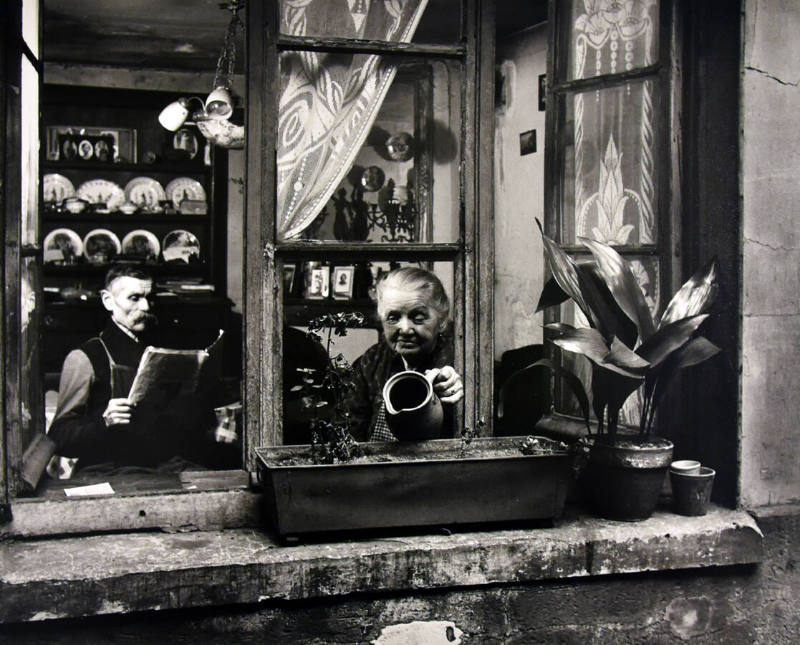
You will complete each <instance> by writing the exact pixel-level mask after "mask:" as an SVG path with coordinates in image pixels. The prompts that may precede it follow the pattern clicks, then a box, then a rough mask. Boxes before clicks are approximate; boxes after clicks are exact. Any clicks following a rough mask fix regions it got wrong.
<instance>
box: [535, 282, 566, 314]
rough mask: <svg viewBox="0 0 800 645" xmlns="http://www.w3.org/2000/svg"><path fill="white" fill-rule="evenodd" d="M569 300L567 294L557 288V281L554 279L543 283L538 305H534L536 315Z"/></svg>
mask: <svg viewBox="0 0 800 645" xmlns="http://www.w3.org/2000/svg"><path fill="white" fill-rule="evenodd" d="M567 300H569V294H568V293H567V292H566V291H564V290H563V289H562V288H561V287H559V286H558V281H557V280H556V279H555V278H552V277H551V278H550V279H549V280H548V281H547V282H545V284H544V287H543V288H542V294H541V295H540V296H539V304H537V305H536V313H537V314H538V313H539V312H540V311H543V310H544V309H547V308H548V307H555V306H556V305H560V304H561V303H562V302H566V301H567Z"/></svg>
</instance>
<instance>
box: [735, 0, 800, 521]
mask: <svg viewBox="0 0 800 645" xmlns="http://www.w3.org/2000/svg"><path fill="white" fill-rule="evenodd" d="M744 6H745V14H744V32H743V35H744V58H743V68H744V69H743V79H742V123H743V134H742V199H743V231H744V232H743V237H744V240H743V294H742V298H743V320H742V345H743V347H742V394H741V396H742V403H741V412H742V438H741V461H742V473H741V484H740V486H741V499H742V503H743V504H744V505H745V506H747V507H749V506H757V505H763V504H781V503H787V502H791V501H797V500H799V499H800V425H798V423H797V419H798V416H800V397H798V396H797V393H798V391H800V370H798V355H799V354H800V217H798V204H799V203H800V180H799V179H798V177H800V66H798V61H800V41H798V39H797V33H798V30H800V4H798V3H797V2H795V0H746V2H744Z"/></svg>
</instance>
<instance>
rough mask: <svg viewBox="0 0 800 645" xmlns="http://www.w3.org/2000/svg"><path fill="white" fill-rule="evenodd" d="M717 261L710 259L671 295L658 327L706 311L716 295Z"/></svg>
mask: <svg viewBox="0 0 800 645" xmlns="http://www.w3.org/2000/svg"><path fill="white" fill-rule="evenodd" d="M717 291H718V286H717V262H716V260H711V262H709V263H708V264H706V266H704V267H702V268H701V269H699V270H698V271H697V272H696V273H695V274H694V275H693V276H692V277H691V278H689V279H688V280H687V281H686V282H685V283H684V284H683V286H682V287H681V288H680V289H679V290H678V292H677V293H676V294H675V295H674V296H672V300H670V302H669V304H668V305H667V308H666V309H665V310H664V314H663V315H662V316H661V322H660V323H659V327H664V326H665V325H668V324H669V323H672V322H675V321H676V320H680V319H681V318H689V317H691V316H697V315H699V314H703V313H706V312H707V311H708V310H709V309H711V305H712V304H714V300H716V297H717Z"/></svg>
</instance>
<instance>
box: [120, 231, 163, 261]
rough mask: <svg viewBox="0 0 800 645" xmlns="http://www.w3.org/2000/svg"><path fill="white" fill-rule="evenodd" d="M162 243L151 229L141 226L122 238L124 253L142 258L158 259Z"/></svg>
mask: <svg viewBox="0 0 800 645" xmlns="http://www.w3.org/2000/svg"><path fill="white" fill-rule="evenodd" d="M160 251H161V245H160V244H159V243H158V238H157V237H156V236H155V235H153V234H152V233H151V232H150V231H147V230H145V229H143V228H140V229H138V230H136V231H131V232H130V233H128V234H127V235H126V236H125V237H123V238H122V253H123V254H124V255H127V256H130V257H135V258H140V259H142V260H153V261H155V260H158V254H159V252H160Z"/></svg>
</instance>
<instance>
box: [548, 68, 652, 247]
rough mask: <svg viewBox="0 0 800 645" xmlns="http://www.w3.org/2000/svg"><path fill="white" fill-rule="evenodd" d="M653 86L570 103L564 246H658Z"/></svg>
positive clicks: (576, 98) (566, 135)
mask: <svg viewBox="0 0 800 645" xmlns="http://www.w3.org/2000/svg"><path fill="white" fill-rule="evenodd" d="M654 90H655V84H654V83H653V82H652V81H644V82H635V83H628V84H625V85H622V86H618V87H612V88H606V89H602V90H594V91H590V92H583V93H578V94H573V95H571V96H568V97H567V98H566V99H565V100H566V102H567V105H566V112H567V114H566V122H567V126H566V129H565V130H564V131H563V132H562V133H561V134H562V136H561V138H560V140H561V141H562V142H563V146H564V148H563V149H562V154H563V157H562V165H563V173H562V177H563V179H562V181H563V184H562V195H563V204H562V213H563V221H562V241H563V242H564V243H565V244H567V245H573V244H577V237H589V238H593V239H595V240H599V241H601V242H606V243H608V244H612V245H630V246H642V245H651V244H655V243H656V241H657V239H656V236H657V226H656V221H655V208H656V205H657V203H658V194H657V186H658V182H657V177H658V171H659V169H658V167H657V159H658V156H657V154H656V152H657V151H656V139H655V133H656V132H658V124H657V119H656V115H655V109H654V106H655V105H657V104H658V96H655V91H654Z"/></svg>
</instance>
